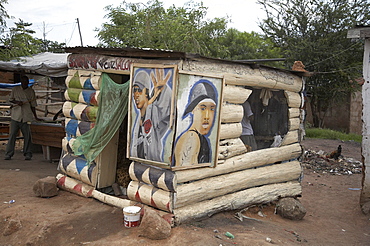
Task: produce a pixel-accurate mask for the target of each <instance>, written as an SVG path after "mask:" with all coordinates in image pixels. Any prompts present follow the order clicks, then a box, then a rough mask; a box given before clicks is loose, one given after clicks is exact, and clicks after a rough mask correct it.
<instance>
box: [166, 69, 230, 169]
mask: <svg viewBox="0 0 370 246" xmlns="http://www.w3.org/2000/svg"><path fill="white" fill-rule="evenodd" d="M223 83H224V81H223V78H222V77H209V76H208V75H204V76H203V75H200V74H192V73H185V72H181V73H180V74H179V82H178V85H177V96H176V112H177V114H176V132H175V142H174V152H173V155H172V164H171V167H172V168H173V169H186V168H197V167H202V166H211V167H214V166H216V162H217V149H218V141H219V127H220V125H219V124H220V108H221V102H222V98H221V95H222V88H223Z"/></svg>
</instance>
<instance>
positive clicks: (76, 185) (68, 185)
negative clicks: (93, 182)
mask: <svg viewBox="0 0 370 246" xmlns="http://www.w3.org/2000/svg"><path fill="white" fill-rule="evenodd" d="M56 178H57V180H58V181H57V185H58V187H59V188H61V189H64V190H67V191H69V192H72V193H75V194H77V195H80V196H83V197H92V192H93V191H94V189H95V188H94V187H93V186H90V185H87V184H84V183H82V182H81V181H78V180H76V179H73V178H70V177H67V176H66V175H63V174H60V173H59V174H58V175H57V176H56Z"/></svg>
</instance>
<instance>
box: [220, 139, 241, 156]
mask: <svg viewBox="0 0 370 246" xmlns="http://www.w3.org/2000/svg"><path fill="white" fill-rule="evenodd" d="M247 152H248V151H247V148H246V147H245V145H244V143H243V141H242V140H241V139H240V138H233V139H225V140H221V141H220V143H219V147H218V159H219V160H225V159H228V158H231V157H233V156H237V155H241V154H244V153H247Z"/></svg>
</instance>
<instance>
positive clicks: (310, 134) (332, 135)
mask: <svg viewBox="0 0 370 246" xmlns="http://www.w3.org/2000/svg"><path fill="white" fill-rule="evenodd" d="M306 137H307V138H321V139H334V140H337V139H339V140H342V141H355V142H359V143H361V141H362V136H361V135H357V134H353V133H350V134H346V133H343V132H339V131H334V130H330V129H323V128H307V129H306Z"/></svg>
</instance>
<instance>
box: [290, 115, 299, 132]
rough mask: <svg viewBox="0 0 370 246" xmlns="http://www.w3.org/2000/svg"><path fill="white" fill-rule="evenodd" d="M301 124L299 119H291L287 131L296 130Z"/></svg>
mask: <svg viewBox="0 0 370 246" xmlns="http://www.w3.org/2000/svg"><path fill="white" fill-rule="evenodd" d="M300 124H301V119H300V118H291V119H289V131H294V130H298V129H299V126H300Z"/></svg>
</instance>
